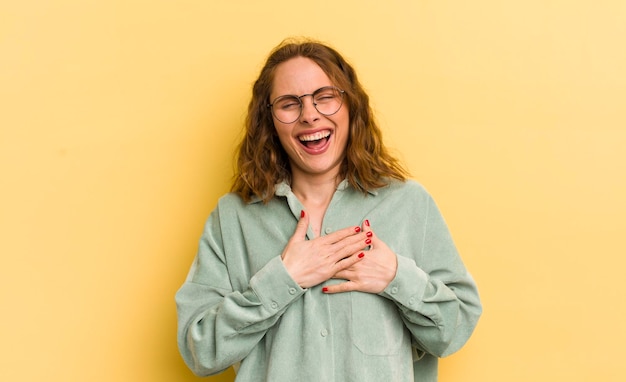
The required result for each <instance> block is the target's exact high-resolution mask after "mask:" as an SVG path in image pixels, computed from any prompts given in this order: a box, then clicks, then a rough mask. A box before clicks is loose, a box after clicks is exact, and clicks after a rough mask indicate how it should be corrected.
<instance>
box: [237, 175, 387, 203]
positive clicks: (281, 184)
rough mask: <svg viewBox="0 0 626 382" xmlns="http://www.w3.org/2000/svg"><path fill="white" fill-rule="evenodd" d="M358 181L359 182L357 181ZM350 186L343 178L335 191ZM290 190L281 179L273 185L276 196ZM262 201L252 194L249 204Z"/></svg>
mask: <svg viewBox="0 0 626 382" xmlns="http://www.w3.org/2000/svg"><path fill="white" fill-rule="evenodd" d="M359 183H360V182H359ZM350 188H352V187H351V186H350V183H349V182H348V179H344V180H342V181H341V182H339V184H338V185H337V191H345V190H347V189H350ZM291 192H292V191H291V185H289V183H287V181H285V180H283V181H281V182H279V183H276V185H275V186H274V195H276V196H282V197H286V196H287V195H288V194H290V193H291ZM367 192H368V193H369V194H370V195H372V196H377V195H378V191H377V190H367ZM261 201H263V199H262V198H261V197H259V196H257V195H255V196H253V197H252V198H251V199H250V203H249V204H254V203H259V202H261Z"/></svg>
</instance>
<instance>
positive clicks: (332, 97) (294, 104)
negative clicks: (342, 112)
mask: <svg viewBox="0 0 626 382" xmlns="http://www.w3.org/2000/svg"><path fill="white" fill-rule="evenodd" d="M344 93H345V92H344V91H343V90H341V89H339V88H336V87H334V86H324V87H323V88H319V89H317V90H316V91H314V92H313V93H311V94H303V95H301V96H296V95H290V94H288V95H282V96H280V97H278V98H276V99H275V100H274V102H272V103H270V104H269V105H267V107H269V108H270V109H271V110H272V114H273V115H274V117H275V118H276V119H277V120H279V121H281V122H282V123H287V124H289V123H294V122H295V121H297V120H298V118H300V116H301V115H302V109H303V107H304V105H303V103H302V98H304V97H306V96H311V98H312V99H313V106H315V110H317V111H318V112H319V113H320V114H322V115H325V116H329V115H333V114H335V113H337V112H338V111H339V109H341V105H342V104H343V94H344Z"/></svg>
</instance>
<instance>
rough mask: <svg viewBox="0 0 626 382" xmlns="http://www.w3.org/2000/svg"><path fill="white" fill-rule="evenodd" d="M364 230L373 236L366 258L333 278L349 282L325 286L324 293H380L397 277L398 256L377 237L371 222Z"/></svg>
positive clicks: (365, 223)
mask: <svg viewBox="0 0 626 382" xmlns="http://www.w3.org/2000/svg"><path fill="white" fill-rule="evenodd" d="M362 228H363V230H364V231H365V232H366V233H367V234H368V235H371V236H370V239H371V244H370V248H369V250H366V251H363V253H364V256H363V258H362V259H361V261H359V262H357V263H355V264H354V265H353V266H351V267H350V268H346V269H344V270H342V271H339V272H337V273H336V274H335V275H334V276H333V278H338V279H345V280H348V281H346V282H343V283H340V284H335V285H328V286H325V287H324V293H340V292H351V291H359V292H367V293H380V292H382V291H383V290H385V288H386V287H387V285H389V283H390V282H391V280H393V278H394V277H395V276H396V270H397V268H398V260H397V258H396V254H395V253H393V251H392V250H391V249H390V248H389V247H388V246H387V244H385V243H384V242H383V241H382V240H380V239H379V238H378V237H377V236H376V234H375V233H374V231H372V228H371V227H370V224H369V221H367V220H366V221H365V222H364V223H363V226H362Z"/></svg>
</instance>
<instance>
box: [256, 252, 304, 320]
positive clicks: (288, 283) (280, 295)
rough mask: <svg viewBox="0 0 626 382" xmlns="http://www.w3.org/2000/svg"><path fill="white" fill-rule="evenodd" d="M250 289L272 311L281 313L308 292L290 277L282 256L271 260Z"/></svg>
mask: <svg viewBox="0 0 626 382" xmlns="http://www.w3.org/2000/svg"><path fill="white" fill-rule="evenodd" d="M250 288H252V290H253V291H254V293H256V295H257V296H258V297H259V300H260V301H261V303H262V304H263V306H265V308H266V309H268V310H270V311H280V310H282V309H284V308H285V307H286V306H288V305H289V304H291V303H292V302H293V301H294V300H295V299H297V298H298V297H300V296H301V295H303V294H304V292H305V291H306V290H305V289H302V288H301V287H300V286H299V285H298V284H297V283H296V282H295V281H294V280H293V279H292V278H291V276H290V275H289V273H288V272H287V269H286V268H285V265H284V264H283V261H282V259H281V258H280V256H276V257H275V258H273V259H272V260H270V261H269V262H268V263H267V264H266V265H265V266H264V267H263V268H262V269H261V270H260V271H258V272H257V274H256V275H254V276H253V277H252V278H251V279H250Z"/></svg>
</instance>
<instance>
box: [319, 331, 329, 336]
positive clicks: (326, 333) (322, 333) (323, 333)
mask: <svg viewBox="0 0 626 382" xmlns="http://www.w3.org/2000/svg"><path fill="white" fill-rule="evenodd" d="M320 334H321V335H322V337H326V336H327V335H328V330H326V329H322V330H321V331H320Z"/></svg>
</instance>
